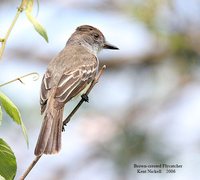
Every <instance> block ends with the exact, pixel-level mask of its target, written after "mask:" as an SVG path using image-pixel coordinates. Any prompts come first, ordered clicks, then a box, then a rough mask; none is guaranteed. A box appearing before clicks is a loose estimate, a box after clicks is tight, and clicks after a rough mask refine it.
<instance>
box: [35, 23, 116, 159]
mask: <svg viewBox="0 0 200 180" xmlns="http://www.w3.org/2000/svg"><path fill="white" fill-rule="evenodd" d="M102 49H111V50H118V49H119V48H118V47H116V46H114V45H112V44H110V43H108V42H107V41H106V39H105V37H104V35H103V33H102V32H101V31H100V30H99V29H97V28H95V27H93V26H91V25H81V26H79V27H77V28H76V30H75V32H74V33H73V34H72V35H71V37H70V38H69V39H68V41H67V43H66V46H65V47H64V49H63V50H61V51H60V52H59V53H58V55H56V56H55V57H54V58H53V59H52V60H51V61H50V63H49V64H48V67H47V70H46V72H45V74H44V76H43V78H42V83H41V91H40V106H41V114H44V118H43V122H42V126H41V130H40V133H39V137H38V140H37V143H36V147H35V151H34V154H35V155H36V156H41V155H42V154H56V153H58V152H59V151H60V149H61V134H62V122H63V111H64V106H65V104H66V103H67V102H68V101H70V100H71V99H72V98H73V97H75V96H77V95H78V94H80V93H81V92H82V91H83V90H84V89H85V88H86V87H88V85H89V84H90V83H91V82H92V81H93V80H94V78H95V76H96V75H97V73H98V68H99V60H98V58H97V54H98V53H99V52H100V51H101V50H102Z"/></svg>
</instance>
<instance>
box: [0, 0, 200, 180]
mask: <svg viewBox="0 0 200 180" xmlns="http://www.w3.org/2000/svg"><path fill="white" fill-rule="evenodd" d="M0 2H1V4H0V37H3V35H4V34H5V33H6V31H7V29H8V27H9V25H10V24H11V22H12V19H13V17H14V16H15V13H16V8H17V7H18V6H19V4H20V1H19V0H18V1H14V0H13V1H12V0H9V1H5V0H0ZM34 14H35V15H36V16H37V19H38V21H39V22H40V23H41V24H42V25H43V26H44V27H45V28H46V30H47V33H48V37H49V43H48V44H47V43H46V42H45V41H44V40H43V38H42V37H40V36H39V35H38V34H37V33H36V32H35V30H34V28H33V26H32V25H31V24H30V22H28V20H27V18H26V17H25V14H24V13H23V14H21V15H20V18H19V20H18V22H17V24H16V26H15V27H14V29H13V32H12V33H11V36H10V38H9V40H8V43H7V45H6V50H5V53H4V56H3V58H2V60H1V61H0V83H3V82H6V81H9V80H11V79H14V78H16V77H19V76H21V75H24V74H27V73H30V72H38V73H39V74H40V78H39V80H38V81H32V78H31V77H30V78H27V79H26V82H25V84H21V83H19V82H15V83H13V84H9V85H7V86H4V87H2V88H1V90H2V91H3V92H4V93H5V94H6V95H7V96H8V97H10V98H11V99H12V100H13V101H14V102H15V104H16V105H17V106H18V107H19V109H20V111H21V114H22V118H23V120H24V122H25V125H26V127H27V130H28V134H29V141H30V147H29V149H27V147H26V143H25V140H24V138H23V135H22V132H21V129H20V128H19V127H18V126H17V125H15V124H14V123H13V122H12V121H11V120H10V119H9V118H8V117H7V116H6V115H5V113H4V119H3V124H2V126H1V127H0V137H2V138H4V140H6V142H7V143H8V144H9V145H10V146H11V148H12V150H13V151H14V152H15V155H16V158H17V162H18V170H17V175H16V179H19V177H20V175H22V173H23V172H24V171H25V169H26V168H27V167H28V165H29V164H30V163H31V161H32V160H33V158H34V155H33V151H34V147H35V143H36V140H37V137H38V133H39V130H40V126H41V122H42V116H41V115H40V107H39V92H40V83H41V78H42V75H43V74H44V72H45V69H46V67H47V64H48V62H49V61H50V60H51V59H52V58H53V57H54V56H55V55H56V54H57V53H58V52H59V51H60V50H61V49H62V48H63V47H64V46H65V43H66V41H67V39H68V38H69V36H70V35H71V34H72V33H73V32H74V30H75V28H76V27H77V26H79V25H82V24H89V25H93V26H95V27H97V28H99V29H100V30H101V31H102V32H103V33H104V34H105V36H106V39H107V41H108V42H110V43H112V44H114V45H116V46H118V47H119V48H120V51H103V52H101V53H100V54H99V59H100V60H101V65H103V64H106V65H107V69H106V72H105V73H104V74H103V76H102V77H101V79H100V82H99V83H98V84H97V85H96V86H95V87H94V89H93V90H92V92H91V94H90V96H89V98H90V103H89V104H86V103H85V104H84V105H83V106H82V107H81V108H80V109H79V111H78V112H77V113H76V115H75V116H74V117H73V119H72V120H71V121H70V123H69V124H68V125H67V127H66V131H65V132H64V133H63V137H62V150H61V152H60V153H59V154H58V155H55V156H43V157H42V158H41V159H40V161H39V162H38V164H37V165H36V166H35V168H34V169H33V170H32V171H31V173H30V174H29V176H28V177H27V179H28V180H29V179H30V180H33V179H42V180H66V179H68V180H74V179H76V180H85V179H88V180H90V179H95V180H132V179H135V180H146V179H148V180H151V179H152V180H159V179H161V178H162V179H164V180H165V179H166V180H177V179H182V180H189V179H198V178H199V177H200V175H199V168H200V54H199V52H200V31H199V29H200V1H199V0H190V1H187V0H115V1H114V0H76V1H73V0H68V1H64V0H57V1H47V0H43V1H40V5H39V13H38V15H37V6H35V11H34ZM78 100H79V99H75V100H74V101H73V102H70V103H69V104H67V105H66V108H65V109H66V111H65V116H67V114H68V113H69V112H70V110H72V108H73V107H74V105H75V104H76V103H77V102H78ZM161 163H166V164H180V165H182V166H183V167H182V168H179V169H176V173H173V174H168V173H165V170H164V169H163V173H162V174H138V173H137V171H136V169H135V168H134V164H145V165H148V164H161Z"/></svg>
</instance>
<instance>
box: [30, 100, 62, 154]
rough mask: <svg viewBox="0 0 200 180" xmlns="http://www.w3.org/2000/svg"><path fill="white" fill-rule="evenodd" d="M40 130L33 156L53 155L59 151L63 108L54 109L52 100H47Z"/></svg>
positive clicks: (54, 102)
mask: <svg viewBox="0 0 200 180" xmlns="http://www.w3.org/2000/svg"><path fill="white" fill-rule="evenodd" d="M48 101H49V103H48V104H47V109H46V112H45V116H44V120H43V123H42V128H41V130H40V134H39V137H38V141H37V144H36V147H35V152H34V153H35V155H36V156H40V155H42V154H43V153H44V154H55V153H58V152H59V151H60V149H61V133H62V118H63V109H64V107H59V108H56V105H55V104H56V101H55V99H54V98H52V99H49V100H48Z"/></svg>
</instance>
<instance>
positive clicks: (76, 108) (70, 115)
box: [63, 65, 106, 131]
mask: <svg viewBox="0 0 200 180" xmlns="http://www.w3.org/2000/svg"><path fill="white" fill-rule="evenodd" d="M105 69H106V65H103V67H102V68H101V70H100V71H99V73H98V74H97V76H96V77H95V79H94V80H93V81H92V83H91V85H90V87H89V88H88V89H87V91H86V93H85V95H88V94H89V93H90V91H91V90H92V88H93V87H94V86H95V84H96V83H98V81H99V78H100V77H101V75H102V74H103V72H104V70H105ZM84 101H85V100H84V99H83V98H82V99H81V100H80V101H79V103H78V104H77V105H76V107H75V108H74V109H73V110H72V112H71V113H70V114H69V115H68V116H67V118H66V119H65V120H64V121H63V131H64V130H65V129H64V126H66V125H67V123H68V122H69V121H70V119H71V118H72V116H73V115H74V114H75V113H76V111H77V110H78V109H79V108H80V106H81V105H82V104H83V102H84Z"/></svg>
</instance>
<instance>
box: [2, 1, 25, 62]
mask: <svg viewBox="0 0 200 180" xmlns="http://www.w3.org/2000/svg"><path fill="white" fill-rule="evenodd" d="M27 2H28V1H27V0H22V2H21V4H20V6H19V8H17V13H16V15H15V17H14V19H13V21H12V23H11V25H10V27H9V29H8V31H7V33H6V35H5V37H4V38H0V42H1V48H0V59H1V58H2V56H3V53H4V50H5V47H6V42H7V40H8V37H9V35H10V33H11V31H12V29H13V27H14V26H15V24H16V22H17V19H18V17H19V15H20V14H21V13H22V12H23V10H24V9H25V6H26V4H27Z"/></svg>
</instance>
